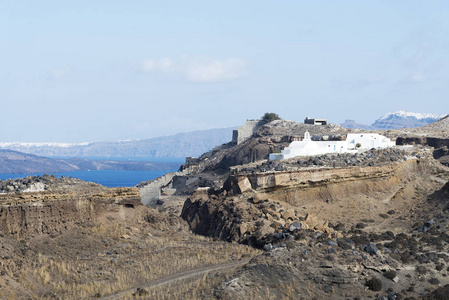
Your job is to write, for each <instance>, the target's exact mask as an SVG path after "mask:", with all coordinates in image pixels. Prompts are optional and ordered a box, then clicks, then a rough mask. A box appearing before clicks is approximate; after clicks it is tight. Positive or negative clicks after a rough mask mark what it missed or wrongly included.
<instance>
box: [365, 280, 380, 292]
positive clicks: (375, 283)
mask: <svg viewBox="0 0 449 300" xmlns="http://www.w3.org/2000/svg"><path fill="white" fill-rule="evenodd" d="M366 286H367V287H368V288H369V289H370V290H372V291H374V292H379V291H381V290H382V281H381V280H380V279H379V278H376V277H373V278H371V279H370V280H368V281H367V282H366Z"/></svg>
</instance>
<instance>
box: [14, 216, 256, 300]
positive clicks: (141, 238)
mask: <svg viewBox="0 0 449 300" xmlns="http://www.w3.org/2000/svg"><path fill="white" fill-rule="evenodd" d="M118 214H120V212H118ZM133 225H134V226H135V227H134V226H127V225H124V224H123V223H121V222H117V219H113V218H112V219H111V220H110V222H105V223H102V224H99V225H98V226H94V227H90V228H88V229H86V228H84V229H83V231H84V233H85V234H84V236H85V242H86V245H83V243H84V241H83V239H76V238H75V237H76V235H75V234H73V235H72V236H74V238H73V240H72V241H71V239H70V238H64V236H60V237H58V238H56V239H54V240H51V239H50V238H49V237H47V238H46V239H47V240H46V241H44V242H42V243H41V245H47V246H48V249H47V250H46V251H42V252H41V253H39V254H38V255H37V261H36V262H34V263H35V266H34V267H33V268H29V269H28V268H23V269H22V270H21V276H20V279H19V280H20V282H21V284H22V285H23V287H24V288H25V289H27V290H28V291H30V294H31V295H32V296H33V297H35V299H50V298H51V299H54V298H56V299H94V298H96V297H103V296H106V295H110V294H114V293H117V292H121V291H124V290H128V289H132V288H135V287H137V286H141V285H143V284H145V283H148V282H152V281H154V280H157V279H160V278H164V277H166V276H169V275H173V274H176V273H180V272H183V271H187V270H192V269H196V268H200V267H204V266H206V265H215V264H220V263H224V262H229V261H234V260H239V259H241V258H245V257H252V256H254V255H256V254H258V253H259V251H258V250H255V249H253V248H251V247H247V246H244V245H239V244H229V243H224V242H217V241H213V240H212V239H209V238H205V237H202V236H196V235H193V234H191V233H189V232H188V231H185V230H184V231H180V230H179V229H176V230H171V229H170V228H165V229H163V228H162V226H158V227H160V229H156V228H155V227H156V226H151V227H149V226H148V224H145V223H141V224H140V228H138V227H139V224H138V223H134V224H133ZM149 232H151V233H150V234H148V233H149ZM104 240H107V241H108V242H107V243H106V244H104V243H103V242H102V241H104ZM87 241H91V242H90V244H89V243H87ZM92 241H96V242H95V243H93V245H95V246H96V248H93V247H92ZM89 245H90V247H92V248H91V249H90V251H88V252H87V253H88V254H86V252H85V251H86V249H85V248H86V247H89ZM67 249H72V250H73V251H75V249H76V250H77V251H76V253H80V254H78V256H70V255H69V254H68V253H67V252H64V251H66V250H67ZM78 249H79V251H78ZM82 251H84V252H82ZM219 278H220V277H219V276H212V277H208V276H202V277H201V278H197V279H195V280H189V281H187V282H186V283H185V284H184V281H182V284H181V283H179V284H177V285H176V286H175V287H167V286H164V287H161V288H158V289H154V290H150V291H149V292H150V294H149V296H148V297H147V296H145V297H147V298H142V299H183V298H184V297H183V295H184V296H186V295H188V297H187V298H188V299H200V298H201V297H202V295H204V293H205V291H209V290H210V289H211V287H212V286H213V285H214V284H216V282H218V279H219ZM156 295H157V296H156ZM12 296H13V295H11V297H9V298H11V299H14V298H12ZM178 296H179V297H178ZM19 299H20V298H19ZM201 299H202V298H201Z"/></svg>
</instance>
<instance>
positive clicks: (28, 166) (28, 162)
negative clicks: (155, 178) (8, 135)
mask: <svg viewBox="0 0 449 300" xmlns="http://www.w3.org/2000/svg"><path fill="white" fill-rule="evenodd" d="M180 165H181V164H180V163H178V162H149V161H112V160H90V159H84V158H70V159H54V158H48V157H43V156H37V155H34V154H26V153H22V152H18V151H14V150H0V174H32V173H60V172H71V171H105V170H114V171H163V170H176V169H178V168H179V166H180Z"/></svg>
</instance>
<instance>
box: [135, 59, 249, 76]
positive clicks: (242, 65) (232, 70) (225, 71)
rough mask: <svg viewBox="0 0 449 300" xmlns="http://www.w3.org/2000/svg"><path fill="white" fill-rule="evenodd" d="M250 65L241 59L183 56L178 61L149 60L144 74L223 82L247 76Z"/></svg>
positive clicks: (144, 67) (143, 66)
mask: <svg viewBox="0 0 449 300" xmlns="http://www.w3.org/2000/svg"><path fill="white" fill-rule="evenodd" d="M247 68H248V63H247V61H246V60H244V59H241V58H226V59H215V58H211V57H207V56H194V57H191V56H181V57H179V58H177V59H172V58H167V57H166V58H162V59H147V60H145V61H144V62H143V63H142V70H143V71H144V72H160V73H164V74H177V75H181V76H183V77H184V78H185V79H187V80H188V81H190V82H223V81H231V80H235V79H238V78H241V77H243V76H245V75H246V73H247Z"/></svg>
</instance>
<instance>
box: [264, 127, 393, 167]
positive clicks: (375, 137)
mask: <svg viewBox="0 0 449 300" xmlns="http://www.w3.org/2000/svg"><path fill="white" fill-rule="evenodd" d="M394 145H395V143H394V142H392V141H391V140H390V139H389V138H387V137H385V136H383V135H380V134H377V133H363V134H352V133H351V134H348V136H347V138H346V140H345V141H312V140H311V138H310V133H309V132H307V131H306V133H305V134H304V138H303V140H302V141H294V142H292V143H291V144H290V145H289V146H288V147H287V148H285V149H284V150H282V152H281V153H271V154H270V159H271V160H279V159H288V158H292V157H296V156H309V155H320V154H327V153H348V152H354V153H355V152H357V151H358V150H359V149H360V150H367V149H371V148H387V147H393V146H394Z"/></svg>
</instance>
